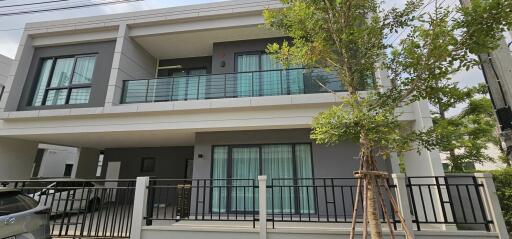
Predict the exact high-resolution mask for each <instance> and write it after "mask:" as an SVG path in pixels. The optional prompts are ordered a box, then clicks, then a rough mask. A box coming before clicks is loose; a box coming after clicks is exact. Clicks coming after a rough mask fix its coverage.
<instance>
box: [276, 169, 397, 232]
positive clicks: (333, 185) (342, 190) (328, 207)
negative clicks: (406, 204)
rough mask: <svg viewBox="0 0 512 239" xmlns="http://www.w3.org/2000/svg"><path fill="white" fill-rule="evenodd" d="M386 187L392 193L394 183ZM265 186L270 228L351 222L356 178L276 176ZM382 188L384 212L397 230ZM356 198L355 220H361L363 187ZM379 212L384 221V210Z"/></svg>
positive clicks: (387, 199) (395, 220)
mask: <svg viewBox="0 0 512 239" xmlns="http://www.w3.org/2000/svg"><path fill="white" fill-rule="evenodd" d="M388 186H389V188H390V189H391V191H392V193H393V194H395V192H394V188H395V186H394V185H392V184H390V183H388ZM268 188H269V190H267V191H268V192H267V194H268V195H267V212H268V214H269V220H271V221H272V225H273V227H275V223H276V222H317V223H352V215H353V210H354V206H355V201H356V200H355V198H356V193H357V179H355V178H294V179H291V178H275V179H271V180H270V181H269V186H268ZM381 191H382V196H383V202H384V204H385V205H386V207H385V208H386V210H387V212H386V214H388V215H389V217H390V220H391V223H392V224H393V227H394V229H395V230H396V229H397V223H400V220H399V219H398V218H396V217H395V215H394V214H393V213H392V212H393V210H392V207H391V203H390V201H389V198H387V197H386V193H385V189H384V188H382V190H381ZM393 196H394V195H393ZM359 198H360V199H359V210H358V213H357V215H356V221H357V222H358V223H362V221H363V210H362V208H363V200H362V198H363V195H362V190H361V192H360V197H359ZM379 215H380V217H381V220H382V222H383V223H385V222H386V221H385V220H386V219H385V217H384V215H385V214H384V209H381V210H380V213H379Z"/></svg>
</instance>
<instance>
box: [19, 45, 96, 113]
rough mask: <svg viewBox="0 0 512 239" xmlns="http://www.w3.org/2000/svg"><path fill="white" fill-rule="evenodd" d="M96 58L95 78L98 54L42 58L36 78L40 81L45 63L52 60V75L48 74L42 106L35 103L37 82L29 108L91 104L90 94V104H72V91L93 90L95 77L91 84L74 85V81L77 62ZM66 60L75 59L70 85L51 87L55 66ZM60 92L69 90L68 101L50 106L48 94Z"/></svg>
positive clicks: (37, 82)
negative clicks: (58, 62) (87, 58)
mask: <svg viewBox="0 0 512 239" xmlns="http://www.w3.org/2000/svg"><path fill="white" fill-rule="evenodd" d="M92 56H93V57H94V61H95V62H94V68H93V72H92V75H93V76H94V71H95V68H96V61H97V59H98V54H97V53H91V54H79V55H66V56H56V57H45V58H41V59H40V64H39V69H38V71H37V72H38V73H37V74H36V78H37V79H38V80H39V76H40V75H41V73H42V70H43V63H44V62H45V61H47V60H50V59H51V60H52V63H51V64H52V65H51V68H50V73H49V74H48V80H47V82H46V85H45V87H44V93H43V98H42V100H41V105H34V104H33V103H34V102H33V101H34V98H35V97H36V91H37V85H38V84H39V81H36V82H35V84H34V87H33V89H32V91H31V97H30V100H29V101H28V102H27V103H28V104H27V106H29V107H42V106H57V105H86V104H89V102H90V97H91V93H92V92H90V93H89V100H88V102H86V103H76V104H70V103H69V101H70V99H71V92H72V90H74V89H85V88H89V89H91V90H92V85H93V84H92V82H93V80H94V77H92V79H91V82H89V83H80V84H73V79H74V75H75V67H76V62H77V59H79V58H85V57H92ZM66 58H73V66H72V68H71V79H70V80H69V83H68V84H67V85H66V86H54V87H51V86H50V85H51V83H52V78H53V73H54V71H55V66H56V64H57V60H59V59H66ZM52 90H54V91H59V90H67V92H66V99H65V101H64V103H63V104H55V105H54V104H51V105H48V104H47V102H46V101H47V99H48V92H50V91H52Z"/></svg>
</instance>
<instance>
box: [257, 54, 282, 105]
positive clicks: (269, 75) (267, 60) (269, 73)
mask: <svg viewBox="0 0 512 239" xmlns="http://www.w3.org/2000/svg"><path fill="white" fill-rule="evenodd" d="M278 69H283V66H282V65H281V64H279V62H277V61H276V60H274V59H273V58H272V57H271V56H270V55H268V54H262V55H261V70H262V71H266V72H261V74H260V77H261V79H259V81H257V82H259V84H261V88H262V95H263V96H267V95H281V94H283V93H284V94H287V91H286V86H287V82H283V81H282V78H281V73H285V72H284V71H281V70H278Z"/></svg>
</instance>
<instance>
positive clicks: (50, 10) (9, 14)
mask: <svg viewBox="0 0 512 239" xmlns="http://www.w3.org/2000/svg"><path fill="white" fill-rule="evenodd" d="M140 1H144V0H117V1H112V2H102V3H91V4H84V5H75V6H67V7H57V8H48V9H38V10H28V11H18V12H8V13H0V17H6V16H17V15H24V14H33V13H40V12H52V11H60V10H69V9H77V8H86V7H94V6H101V5H109V4H119V3H131V2H140Z"/></svg>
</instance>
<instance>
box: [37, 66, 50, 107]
mask: <svg viewBox="0 0 512 239" xmlns="http://www.w3.org/2000/svg"><path fill="white" fill-rule="evenodd" d="M52 64H53V59H46V60H44V61H43V64H42V66H41V72H39V78H38V79H37V88H36V91H35V92H34V98H33V99H32V105H33V106H40V105H42V104H43V97H44V91H45V89H46V85H47V84H48V78H49V76H50V71H51V69H52Z"/></svg>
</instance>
